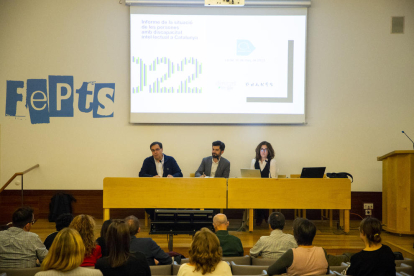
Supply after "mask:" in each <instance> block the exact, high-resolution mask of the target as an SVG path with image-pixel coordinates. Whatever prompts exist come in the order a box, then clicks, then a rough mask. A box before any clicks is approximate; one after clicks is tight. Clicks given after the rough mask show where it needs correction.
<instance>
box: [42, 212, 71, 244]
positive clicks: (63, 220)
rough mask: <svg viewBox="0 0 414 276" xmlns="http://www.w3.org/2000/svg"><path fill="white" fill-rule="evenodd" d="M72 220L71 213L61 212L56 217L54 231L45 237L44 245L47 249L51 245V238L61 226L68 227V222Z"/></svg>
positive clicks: (52, 238) (53, 237)
mask: <svg viewBox="0 0 414 276" xmlns="http://www.w3.org/2000/svg"><path fill="white" fill-rule="evenodd" d="M72 220H73V216H72V214H69V213H65V214H61V215H59V216H58V217H57V219H56V232H53V233H52V234H50V235H49V236H47V238H46V239H45V242H44V245H45V246H46V248H47V250H49V248H50V247H51V246H52V243H53V240H54V239H55V237H56V235H57V234H58V233H59V231H60V230H62V229H63V228H66V227H69V225H70V223H71V222H72Z"/></svg>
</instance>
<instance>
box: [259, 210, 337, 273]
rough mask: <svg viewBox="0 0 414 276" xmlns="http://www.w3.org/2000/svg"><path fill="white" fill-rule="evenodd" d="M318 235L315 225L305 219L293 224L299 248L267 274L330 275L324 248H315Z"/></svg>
mask: <svg viewBox="0 0 414 276" xmlns="http://www.w3.org/2000/svg"><path fill="white" fill-rule="evenodd" d="M315 234H316V227H315V225H314V224H313V223H312V222H311V221H309V220H307V219H304V218H298V219H296V220H295V221H294V222H293V236H294V237H295V240H296V242H297V244H298V247H297V248H292V249H289V250H287V251H286V252H285V254H283V255H282V256H281V257H280V258H279V259H278V260H277V261H276V262H275V263H274V264H272V265H271V266H270V267H269V269H268V271H267V273H268V274H269V275H277V274H283V273H287V274H289V275H322V274H328V273H329V266H328V260H327V256H326V252H325V250H324V249H323V248H322V247H317V246H313V245H312V242H313V238H314V237H315Z"/></svg>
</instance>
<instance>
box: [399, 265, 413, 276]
mask: <svg viewBox="0 0 414 276" xmlns="http://www.w3.org/2000/svg"><path fill="white" fill-rule="evenodd" d="M395 270H396V272H399V273H403V272H404V273H407V274H408V275H413V267H412V266H410V265H407V264H404V263H401V264H398V265H397V264H396V267H395Z"/></svg>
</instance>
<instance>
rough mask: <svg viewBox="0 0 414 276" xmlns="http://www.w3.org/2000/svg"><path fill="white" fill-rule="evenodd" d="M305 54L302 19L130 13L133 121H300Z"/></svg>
mask: <svg viewBox="0 0 414 276" xmlns="http://www.w3.org/2000/svg"><path fill="white" fill-rule="evenodd" d="M305 52H306V16H303V15H302V16H301V15H298V16H246V15H243V16H242V15H237V16H236V15H232V16H230V15H229V16H224V15H165V14H163V15H156V14H131V57H130V59H131V122H143V123H163V122H173V123H216V122H217V123H244V122H246V123H260V122H264V123H269V122H270V123H272V122H274V123H284V122H290V121H289V119H288V121H283V120H286V116H287V115H300V116H301V117H295V116H292V118H294V119H293V120H292V121H291V122H297V121H295V120H299V121H300V120H302V122H303V121H304V114H305V110H304V107H305V101H304V99H305ZM258 115H260V116H258ZM268 115H270V116H271V115H280V116H282V117H283V118H284V119H283V120H282V121H278V119H277V118H278V117H277V116H276V117H274V116H273V117H271V118H270V119H269V118H267V119H266V118H265V119H264V116H268ZM163 118H164V119H163ZM243 118H244V119H243ZM298 118H300V119H298ZM246 120H247V121H246Z"/></svg>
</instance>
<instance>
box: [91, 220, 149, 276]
mask: <svg viewBox="0 0 414 276" xmlns="http://www.w3.org/2000/svg"><path fill="white" fill-rule="evenodd" d="M130 242H131V236H130V235H129V227H128V225H127V224H126V223H125V222H124V221H123V220H113V222H112V223H111V224H110V225H109V227H108V231H107V233H106V245H107V248H108V253H109V254H108V257H104V258H101V259H99V260H98V261H97V262H96V265H95V268H96V269H99V270H100V271H101V272H102V273H103V275H104V276H111V275H114V276H119V275H122V276H151V270H150V268H149V265H148V263H147V258H146V257H145V255H144V254H143V253H141V252H134V253H132V252H130V251H129V246H130Z"/></svg>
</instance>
